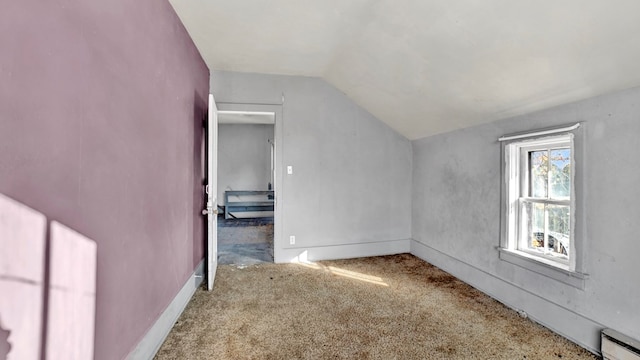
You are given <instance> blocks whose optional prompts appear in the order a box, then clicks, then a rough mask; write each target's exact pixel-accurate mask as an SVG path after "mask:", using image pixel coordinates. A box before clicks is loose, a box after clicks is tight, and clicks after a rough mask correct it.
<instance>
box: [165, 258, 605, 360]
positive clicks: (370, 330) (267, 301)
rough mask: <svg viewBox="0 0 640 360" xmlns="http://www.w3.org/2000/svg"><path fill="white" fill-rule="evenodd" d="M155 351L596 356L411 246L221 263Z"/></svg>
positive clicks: (178, 355)
mask: <svg viewBox="0 0 640 360" xmlns="http://www.w3.org/2000/svg"><path fill="white" fill-rule="evenodd" d="M156 358H157V359H595V358H596V357H595V356H593V355H592V354H591V353H589V352H588V351H586V350H584V349H582V348H581V347H579V346H577V345H575V344H573V343H571V342H570V341H568V340H566V339H564V338H562V337H560V336H558V335H556V334H554V333H552V332H551V331H549V330H547V329H545V328H544V327H542V326H540V325H538V324H535V323H533V322H532V321H530V320H528V319H523V318H521V317H519V316H518V314H517V313H516V312H515V311H513V310H511V309H509V308H507V307H505V306H503V305H502V304H500V303H498V302H497V301H495V300H493V299H491V298H489V297H488V296H486V295H484V294H483V293H481V292H479V291H477V290H475V289H474V288H472V287H470V286H468V285H466V284H464V283H462V282H461V281H459V280H457V279H456V278H454V277H453V276H451V275H449V274H447V273H445V272H443V271H441V270H439V269H438V268H436V267H434V266H432V265H430V264H428V263H425V262H424V261H422V260H420V259H418V258H416V257H414V256H412V255H408V254H403V255H394V256H383V257H373V258H364V259H353V260H340V261H324V262H320V263H317V264H315V265H311V264H305V265H300V264H260V265H253V266H249V267H245V268H239V267H234V266H232V265H227V266H221V267H219V269H218V272H217V276H216V280H215V289H214V291H212V292H206V291H203V290H198V291H197V292H196V294H195V296H194V298H193V299H192V301H191V302H190V304H189V305H188V306H187V309H186V310H185V312H184V313H183V315H182V316H181V317H180V319H179V320H178V322H177V324H176V325H175V327H174V329H173V330H172V332H171V334H170V335H169V336H168V338H167V340H166V341H165V343H164V344H163V346H162V348H161V349H160V350H159V352H158V354H157V357H156Z"/></svg>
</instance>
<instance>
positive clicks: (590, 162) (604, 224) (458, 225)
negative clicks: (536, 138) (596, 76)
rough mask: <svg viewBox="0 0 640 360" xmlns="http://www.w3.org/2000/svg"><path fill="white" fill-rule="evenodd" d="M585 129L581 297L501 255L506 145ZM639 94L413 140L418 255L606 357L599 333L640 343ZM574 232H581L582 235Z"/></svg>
mask: <svg viewBox="0 0 640 360" xmlns="http://www.w3.org/2000/svg"><path fill="white" fill-rule="evenodd" d="M575 122H583V127H582V130H581V131H583V134H582V135H581V137H582V139H583V141H584V144H583V145H584V154H583V156H584V159H586V164H578V165H577V166H581V165H582V166H583V168H582V174H578V173H576V183H577V184H576V186H577V187H582V193H583V195H584V196H583V198H582V199H579V200H578V201H579V202H580V203H579V204H578V207H579V208H580V209H582V210H583V211H584V218H586V221H584V222H583V223H581V224H579V223H577V224H576V226H577V227H580V229H581V231H582V234H583V236H582V238H580V239H578V241H580V246H582V247H583V249H584V253H583V258H584V261H585V267H586V272H587V273H589V275H590V276H589V278H588V279H587V280H586V282H585V286H584V289H578V288H575V287H572V286H569V285H565V284H564V283H560V282H558V281H555V280H550V279H549V278H547V277H545V276H542V275H539V274H537V273H534V272H531V271H529V270H526V269H524V268H521V267H518V266H516V265H513V264H511V263H507V262H505V261H502V260H500V259H499V257H498V251H497V250H496V247H497V246H498V245H499V236H500V201H501V200H500V183H501V176H502V175H501V164H500V151H501V148H500V144H499V143H498V141H497V138H498V137H500V136H502V135H505V134H509V133H515V132H520V131H527V130H534V129H538V128H544V127H549V126H558V125H565V124H573V123H575ZM639 135H640V88H637V89H632V90H629V91H624V92H620V93H616V94H612V95H607V96H601V97H597V98H593V99H590V100H586V101H581V102H577V103H573V104H569V105H565V106H561V107H556V108H552V109H549V110H546V111H541V112H537V113H534V114H531V115H527V116H521V117H516V118H513V119H507V120H503V121H499V122H494V123H490V124H486V125H481V126H477V127H473V128H467V129H463V130H459V131H454V132H450V133H446V134H442V135H437V136H433V137H428V138H424V139H421V140H416V141H414V142H413V165H414V168H413V204H412V207H413V211H412V214H413V221H412V234H413V239H414V242H413V243H412V252H413V253H414V254H416V255H418V256H420V257H422V258H423V259H425V260H427V261H429V262H431V263H433V264H434V265H436V266H439V267H441V268H443V269H444V270H446V271H448V272H450V273H452V274H453V275H455V276H457V277H459V278H460V279H462V280H463V281H466V282H468V283H470V284H471V285H473V286H475V287H477V288H479V289H480V290H482V291H484V292H486V293H488V294H490V295H492V296H494V297H496V298H497V299H499V300H501V301H503V302H505V303H507V304H508V305H510V306H512V307H514V308H518V309H522V310H524V311H526V312H527V313H528V314H529V316H530V317H532V318H533V319H535V320H536V321H538V322H540V323H542V324H544V325H546V326H548V327H550V328H551V329H553V330H555V331H557V332H559V333H561V334H563V335H565V336H566V337H568V338H570V339H573V340H574V341H576V342H578V343H579V344H581V345H583V346H585V347H587V348H589V349H591V350H593V351H599V347H600V344H599V338H598V331H599V330H600V329H601V328H603V327H611V328H613V329H616V330H618V331H620V332H622V333H625V334H627V335H629V336H631V337H633V338H636V339H639V338H640V326H638V324H640V312H639V311H638V299H640V282H638V274H640V261H638V254H640V241H638V234H640V222H639V221H638V219H640V207H639V206H638V201H640V187H638V184H640V167H638V166H637V165H638V158H637V156H638V154H640V142H639V141H638V136H639ZM576 234H577V232H576Z"/></svg>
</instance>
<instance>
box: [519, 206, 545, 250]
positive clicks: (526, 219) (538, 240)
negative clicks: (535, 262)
mask: <svg viewBox="0 0 640 360" xmlns="http://www.w3.org/2000/svg"><path fill="white" fill-rule="evenodd" d="M520 214H521V217H522V226H521V230H522V233H521V234H520V239H521V240H522V241H521V242H520V246H519V249H520V250H538V251H544V204H538V203H531V202H527V201H523V203H522V209H521V212H520Z"/></svg>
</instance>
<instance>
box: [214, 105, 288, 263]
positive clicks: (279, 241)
mask: <svg viewBox="0 0 640 360" xmlns="http://www.w3.org/2000/svg"><path fill="white" fill-rule="evenodd" d="M216 105H217V107H218V111H247V112H272V113H274V114H275V120H274V124H273V132H274V134H273V136H274V141H275V170H274V172H275V174H274V176H275V181H274V184H273V191H274V194H275V206H274V213H273V261H274V262H275V263H278V262H283V259H281V257H282V249H283V248H284V247H285V246H286V244H285V243H284V237H283V236H282V229H283V216H282V214H283V212H282V205H283V199H284V192H283V186H282V185H283V179H284V172H283V169H284V166H283V153H284V150H283V149H284V146H283V138H284V136H283V134H284V118H283V111H282V110H283V109H282V107H283V105H282V104H247V103H225V102H218V103H217V104H216Z"/></svg>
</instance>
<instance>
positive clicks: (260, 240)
mask: <svg viewBox="0 0 640 360" xmlns="http://www.w3.org/2000/svg"><path fill="white" fill-rule="evenodd" d="M263 262H267V263H272V262H273V218H272V217H271V218H250V219H227V220H225V219H224V217H220V218H219V219H218V264H220V265H225V264H234V265H245V266H246V265H252V264H259V263H263Z"/></svg>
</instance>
